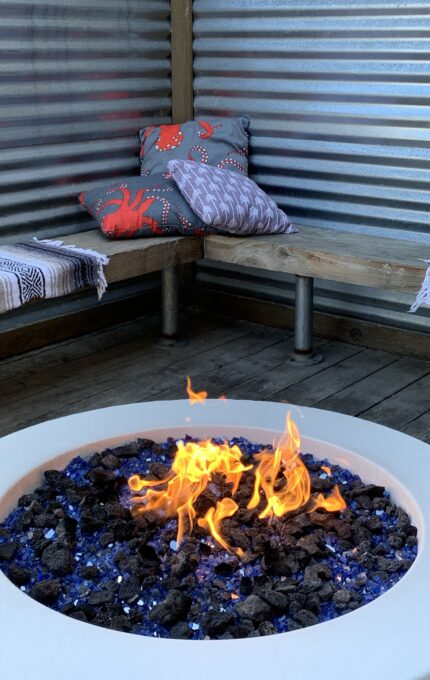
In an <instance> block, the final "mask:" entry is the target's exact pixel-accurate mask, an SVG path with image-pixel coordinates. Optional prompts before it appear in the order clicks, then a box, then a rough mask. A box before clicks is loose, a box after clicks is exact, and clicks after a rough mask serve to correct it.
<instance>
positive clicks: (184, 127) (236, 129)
mask: <svg viewBox="0 0 430 680" xmlns="http://www.w3.org/2000/svg"><path fill="white" fill-rule="evenodd" d="M248 126H249V119H248V118H246V117H245V116H243V117H240V118H207V117H202V118H199V119H197V120H190V121H188V122H187V123H181V124H178V125H158V126H154V125H150V126H149V127H146V128H143V130H140V132H139V135H140V142H141V149H140V161H141V175H149V174H152V173H154V172H167V164H168V162H169V161H171V160H192V161H198V162H199V163H207V164H208V165H214V166H216V167H218V168H225V169H227V170H234V171H237V172H241V173H243V174H244V175H247V174H248Z"/></svg>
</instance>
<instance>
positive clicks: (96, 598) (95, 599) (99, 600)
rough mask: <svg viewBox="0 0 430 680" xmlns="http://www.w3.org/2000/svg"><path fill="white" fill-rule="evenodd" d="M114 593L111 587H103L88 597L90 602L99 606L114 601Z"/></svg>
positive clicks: (94, 605)
mask: <svg viewBox="0 0 430 680" xmlns="http://www.w3.org/2000/svg"><path fill="white" fill-rule="evenodd" d="M113 599H114V593H113V591H112V590H111V589H110V588H102V589H101V590H93V592H92V593H91V595H90V596H89V598H88V604H90V605H92V606H93V607H97V606H98V605H101V604H110V603H111V602H113Z"/></svg>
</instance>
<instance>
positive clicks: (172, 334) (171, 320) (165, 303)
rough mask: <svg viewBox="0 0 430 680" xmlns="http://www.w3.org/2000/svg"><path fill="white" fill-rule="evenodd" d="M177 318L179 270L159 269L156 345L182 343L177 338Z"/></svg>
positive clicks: (176, 268)
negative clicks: (159, 308)
mask: <svg viewBox="0 0 430 680" xmlns="http://www.w3.org/2000/svg"><path fill="white" fill-rule="evenodd" d="M178 318H179V272H178V267H165V268H164V269H162V270H161V338H160V339H159V340H158V342H157V343H156V344H157V346H158V347H163V348H169V347H174V346H177V345H178V344H181V345H184V344H186V342H185V341H184V340H179V338H178Z"/></svg>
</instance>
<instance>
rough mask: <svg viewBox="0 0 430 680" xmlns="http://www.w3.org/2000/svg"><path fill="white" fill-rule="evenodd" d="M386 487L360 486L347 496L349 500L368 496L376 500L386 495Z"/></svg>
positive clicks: (374, 485)
mask: <svg viewBox="0 0 430 680" xmlns="http://www.w3.org/2000/svg"><path fill="white" fill-rule="evenodd" d="M384 492H385V487H383V486H377V485H376V484H367V486H364V485H363V486H358V487H357V488H356V489H352V490H351V491H349V492H348V493H347V494H345V495H346V496H347V497H348V498H357V497H358V496H368V497H369V498H371V499H372V500H373V499H374V498H380V497H382V496H383V495H384Z"/></svg>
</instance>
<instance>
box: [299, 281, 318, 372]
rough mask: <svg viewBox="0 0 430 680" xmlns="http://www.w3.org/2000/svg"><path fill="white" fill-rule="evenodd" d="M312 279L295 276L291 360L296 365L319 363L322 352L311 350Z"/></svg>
mask: <svg viewBox="0 0 430 680" xmlns="http://www.w3.org/2000/svg"><path fill="white" fill-rule="evenodd" d="M313 288H314V280H313V278H312V277H310V276H296V299H295V307H294V351H293V354H292V356H291V361H292V362H293V363H294V364H297V365H298V366H303V365H306V364H308V365H309V364H319V363H320V361H322V360H323V356H322V354H319V353H317V352H313V350H312V315H313Z"/></svg>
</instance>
